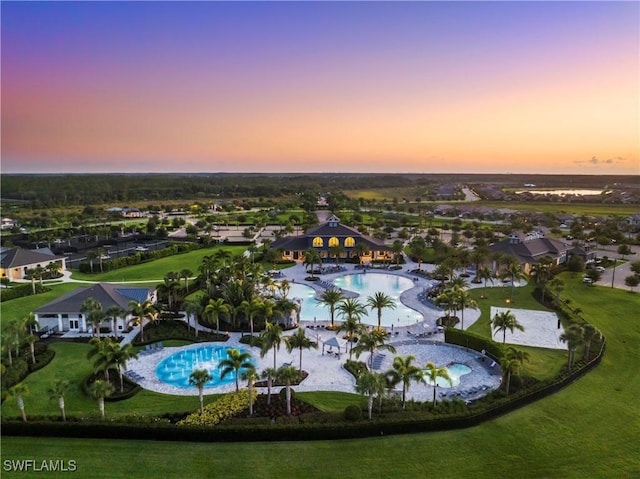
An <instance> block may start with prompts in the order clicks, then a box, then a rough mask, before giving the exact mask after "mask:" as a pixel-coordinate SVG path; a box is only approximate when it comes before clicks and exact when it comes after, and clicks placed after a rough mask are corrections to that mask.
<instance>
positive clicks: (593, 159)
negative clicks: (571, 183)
mask: <svg viewBox="0 0 640 479" xmlns="http://www.w3.org/2000/svg"><path fill="white" fill-rule="evenodd" d="M626 162H627V159H626V158H623V157H622V156H614V157H613V158H607V159H606V160H601V159H600V158H598V157H597V156H592V157H591V159H590V160H575V161H574V163H575V164H578V165H581V164H584V163H589V164H591V165H613V164H620V163H626Z"/></svg>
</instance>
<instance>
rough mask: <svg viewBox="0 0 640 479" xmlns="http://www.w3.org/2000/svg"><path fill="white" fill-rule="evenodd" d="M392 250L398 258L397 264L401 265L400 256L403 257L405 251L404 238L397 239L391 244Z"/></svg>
mask: <svg viewBox="0 0 640 479" xmlns="http://www.w3.org/2000/svg"><path fill="white" fill-rule="evenodd" d="M391 251H392V252H393V254H394V256H395V259H396V266H400V258H402V252H403V251H404V243H403V242H402V240H395V241H394V242H393V244H392V245H391Z"/></svg>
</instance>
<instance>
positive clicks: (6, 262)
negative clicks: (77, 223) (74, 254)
mask: <svg viewBox="0 0 640 479" xmlns="http://www.w3.org/2000/svg"><path fill="white" fill-rule="evenodd" d="M57 259H64V256H56V255H54V254H53V253H52V252H51V250H50V249H48V248H46V249H40V250H33V249H24V248H12V249H9V250H6V251H3V252H2V253H0V267H2V268H5V269H9V268H20V267H21V266H29V265H32V264H38V263H50V262H51V261H55V260H57Z"/></svg>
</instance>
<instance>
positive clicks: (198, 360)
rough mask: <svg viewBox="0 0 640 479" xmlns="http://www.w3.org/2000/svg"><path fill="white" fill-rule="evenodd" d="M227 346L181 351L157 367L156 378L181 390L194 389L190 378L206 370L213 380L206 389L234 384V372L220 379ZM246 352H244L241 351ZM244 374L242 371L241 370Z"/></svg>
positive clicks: (165, 359) (207, 384) (206, 385)
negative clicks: (199, 370) (199, 371)
mask: <svg viewBox="0 0 640 479" xmlns="http://www.w3.org/2000/svg"><path fill="white" fill-rule="evenodd" d="M229 349H233V348H228V347H226V346H201V347H198V348H193V349H186V350H184V351H179V352H177V353H174V354H172V355H171V356H168V357H166V358H164V359H163V360H162V361H160V363H159V364H158V366H157V367H156V376H157V377H158V379H160V381H162V382H165V383H167V384H169V385H171V386H176V387H179V388H194V387H195V386H192V385H191V384H189V376H190V375H191V373H192V372H193V371H194V370H196V369H206V370H208V371H209V374H211V376H212V377H213V379H212V380H211V381H209V382H207V383H206V384H205V387H214V386H220V385H223V384H229V383H234V382H235V380H236V375H235V373H234V372H232V373H231V374H227V375H226V376H225V377H224V379H220V368H219V367H218V364H219V363H220V360H222V359H225V358H226V357H227V351H228V350H229ZM240 351H241V352H244V350H242V349H241V350H240ZM240 374H242V370H240Z"/></svg>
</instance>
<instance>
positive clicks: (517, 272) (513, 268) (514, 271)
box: [502, 261, 527, 301]
mask: <svg viewBox="0 0 640 479" xmlns="http://www.w3.org/2000/svg"><path fill="white" fill-rule="evenodd" d="M526 277H527V275H526V274H524V271H522V265H521V264H520V263H519V262H515V261H513V262H510V263H509V264H508V265H507V267H506V268H505V270H504V272H503V273H502V278H503V279H506V278H509V279H510V280H511V301H513V292H514V290H515V287H516V281H518V280H520V279H525V278H526Z"/></svg>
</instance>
